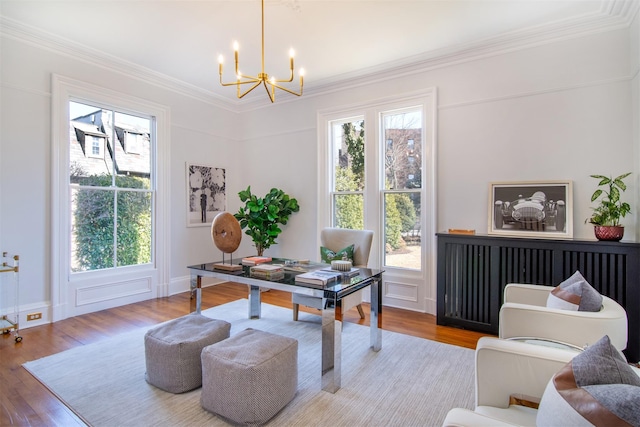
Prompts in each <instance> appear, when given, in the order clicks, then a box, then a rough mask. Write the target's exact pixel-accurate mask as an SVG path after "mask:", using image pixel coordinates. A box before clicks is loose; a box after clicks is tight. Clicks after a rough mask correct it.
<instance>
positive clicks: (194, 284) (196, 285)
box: [191, 274, 202, 314]
mask: <svg viewBox="0 0 640 427" xmlns="http://www.w3.org/2000/svg"><path fill="white" fill-rule="evenodd" d="M191 289H195V291H196V313H197V314H200V311H201V310H202V277H201V276H198V275H194V274H191Z"/></svg>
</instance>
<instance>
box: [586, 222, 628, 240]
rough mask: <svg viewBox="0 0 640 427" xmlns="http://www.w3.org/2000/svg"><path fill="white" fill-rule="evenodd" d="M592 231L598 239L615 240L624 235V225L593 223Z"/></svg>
mask: <svg viewBox="0 0 640 427" xmlns="http://www.w3.org/2000/svg"><path fill="white" fill-rule="evenodd" d="M593 232H594V233H595V235H596V239H598V240H607V241H613V242H617V241H620V240H621V239H622V237H623V236H624V227H623V226H621V225H594V226H593Z"/></svg>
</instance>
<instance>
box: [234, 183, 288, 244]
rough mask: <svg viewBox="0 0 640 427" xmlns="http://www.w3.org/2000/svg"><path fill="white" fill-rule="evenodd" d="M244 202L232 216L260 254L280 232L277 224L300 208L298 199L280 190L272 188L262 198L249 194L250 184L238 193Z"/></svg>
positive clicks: (274, 240)
mask: <svg viewBox="0 0 640 427" xmlns="http://www.w3.org/2000/svg"><path fill="white" fill-rule="evenodd" d="M238 195H239V196H240V201H242V202H244V207H241V208H240V210H239V211H238V213H236V214H235V215H234V216H235V217H236V219H237V220H238V221H239V222H240V227H241V228H242V229H245V228H246V229H247V230H246V231H245V234H246V235H248V236H250V237H251V239H252V240H253V243H254V244H255V246H256V250H257V251H258V256H262V254H263V253H264V250H265V249H267V248H269V247H270V246H271V245H275V244H276V238H277V237H278V235H279V234H280V233H281V232H282V230H281V229H280V227H279V225H285V224H286V223H287V221H288V220H289V216H290V215H291V214H292V213H294V212H298V211H299V210H300V206H299V205H298V201H297V200H296V199H294V198H291V197H289V196H288V195H287V194H285V193H284V192H283V191H282V190H279V189H277V188H272V189H271V190H270V191H269V193H267V194H266V195H265V196H264V198H260V197H256V196H255V195H253V194H251V186H249V187H247V189H246V190H244V191H241V192H239V193H238Z"/></svg>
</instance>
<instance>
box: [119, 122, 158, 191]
mask: <svg viewBox="0 0 640 427" xmlns="http://www.w3.org/2000/svg"><path fill="white" fill-rule="evenodd" d="M150 128H151V121H150V120H149V119H144V118H141V117H136V116H132V115H129V114H122V113H118V112H116V113H115V126H114V128H113V139H114V143H113V144H112V145H110V147H111V146H114V147H115V150H114V159H115V168H116V169H115V170H116V173H117V175H118V177H117V178H116V185H117V186H118V187H127V188H140V187H137V186H134V187H130V186H129V184H130V182H129V181H127V180H121V179H119V178H120V177H138V178H141V179H143V180H145V181H147V182H146V183H145V184H144V187H143V188H150V177H151V141H150V132H149V130H150Z"/></svg>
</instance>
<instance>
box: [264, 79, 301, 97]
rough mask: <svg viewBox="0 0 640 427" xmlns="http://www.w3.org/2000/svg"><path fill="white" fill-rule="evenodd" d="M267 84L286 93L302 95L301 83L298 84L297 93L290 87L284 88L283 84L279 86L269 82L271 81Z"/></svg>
mask: <svg viewBox="0 0 640 427" xmlns="http://www.w3.org/2000/svg"><path fill="white" fill-rule="evenodd" d="M269 85H271V86H272V87H274V88H277V89H280V90H283V91H285V92H288V93H290V94H292V95H296V96H302V85H300V93H298V92H294V91H292V90H291V89H287V88H286V87H284V86H280V85H279V84H275V83H271V82H269Z"/></svg>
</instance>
